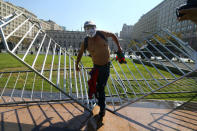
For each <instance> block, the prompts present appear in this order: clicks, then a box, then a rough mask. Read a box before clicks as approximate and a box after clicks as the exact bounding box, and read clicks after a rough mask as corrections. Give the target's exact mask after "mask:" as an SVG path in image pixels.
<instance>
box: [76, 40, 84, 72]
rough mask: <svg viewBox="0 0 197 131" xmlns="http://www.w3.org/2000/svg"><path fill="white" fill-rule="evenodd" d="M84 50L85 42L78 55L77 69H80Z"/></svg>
mask: <svg viewBox="0 0 197 131" xmlns="http://www.w3.org/2000/svg"><path fill="white" fill-rule="evenodd" d="M83 52H84V43H82V44H81V49H80V51H79V53H78V55H77V62H76V65H75V66H76V70H77V71H79V66H78V65H79V62H80V61H81V57H82V56H83Z"/></svg>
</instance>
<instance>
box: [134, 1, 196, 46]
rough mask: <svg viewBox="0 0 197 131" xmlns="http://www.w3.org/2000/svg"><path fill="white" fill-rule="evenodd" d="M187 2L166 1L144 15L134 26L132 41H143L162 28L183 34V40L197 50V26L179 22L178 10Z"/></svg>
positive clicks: (187, 22)
mask: <svg viewBox="0 0 197 131" xmlns="http://www.w3.org/2000/svg"><path fill="white" fill-rule="evenodd" d="M185 3H186V0H164V1H163V2H161V3H160V4H159V5H157V6H156V7H155V8H153V9H152V10H150V11H149V12H148V13H146V14H144V15H143V16H142V17H141V18H140V19H139V21H138V22H137V23H136V24H135V25H134V26H133V29H132V39H136V40H143V39H144V38H145V37H147V36H149V35H150V34H153V33H155V32H158V31H159V30H161V29H162V28H167V29H169V30H170V31H172V32H174V33H176V34H181V39H183V40H184V41H185V42H188V43H189V44H190V45H191V46H192V47H193V48H194V49H197V44H196V43H197V25H195V24H194V23H192V22H191V21H183V22H179V21H178V20H177V16H176V9H177V7H179V6H180V5H181V4H185Z"/></svg>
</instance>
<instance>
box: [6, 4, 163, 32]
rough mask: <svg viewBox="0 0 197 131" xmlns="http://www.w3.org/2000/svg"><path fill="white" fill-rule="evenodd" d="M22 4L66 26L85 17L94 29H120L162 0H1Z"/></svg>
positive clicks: (71, 26)
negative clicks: (93, 25) (92, 22)
mask: <svg viewBox="0 0 197 131" xmlns="http://www.w3.org/2000/svg"><path fill="white" fill-rule="evenodd" d="M5 1H9V2H10V3H12V4H14V5H17V6H21V7H24V8H26V9H27V10H29V11H31V12H33V13H34V14H35V15H36V16H37V17H38V18H39V19H44V20H49V19H51V20H53V21H55V22H56V23H57V24H59V25H62V26H65V27H66V29H67V30H81V27H83V24H84V22H85V21H87V20H92V21H94V22H95V23H96V25H97V29H101V30H108V31H111V32H114V33H116V32H118V33H119V32H120V31H121V30H122V26H123V24H124V23H126V24H128V25H133V24H135V23H136V22H137V21H138V19H139V18H140V17H141V16H142V15H143V14H145V13H147V12H148V11H150V10H151V9H152V8H154V7H155V6H156V5H158V4H159V3H161V2H162V1H163V0H5Z"/></svg>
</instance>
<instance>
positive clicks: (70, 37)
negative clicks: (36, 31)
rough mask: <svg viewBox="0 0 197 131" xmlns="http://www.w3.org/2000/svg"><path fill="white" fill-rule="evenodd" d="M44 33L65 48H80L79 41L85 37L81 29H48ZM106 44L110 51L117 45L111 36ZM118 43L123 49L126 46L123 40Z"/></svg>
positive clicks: (115, 48) (114, 49)
mask: <svg viewBox="0 0 197 131" xmlns="http://www.w3.org/2000/svg"><path fill="white" fill-rule="evenodd" d="M46 33H47V34H48V35H49V36H50V37H52V38H53V39H54V40H55V41H56V42H57V43H58V44H60V45H61V46H62V47H64V48H67V49H69V48H70V47H72V49H76V50H78V49H80V45H81V42H82V41H84V38H85V37H86V34H85V32H82V31H65V30H63V31H61V30H48V31H46ZM108 44H109V48H110V50H111V51H113V52H115V51H117V46H116V44H115V43H114V42H113V40H112V39H111V38H108ZM120 44H121V46H122V48H123V49H125V48H126V47H125V45H126V44H125V41H124V40H120Z"/></svg>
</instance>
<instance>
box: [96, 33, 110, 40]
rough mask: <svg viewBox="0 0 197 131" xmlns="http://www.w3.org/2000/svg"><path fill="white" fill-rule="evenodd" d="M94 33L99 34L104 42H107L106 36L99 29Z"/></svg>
mask: <svg viewBox="0 0 197 131" xmlns="http://www.w3.org/2000/svg"><path fill="white" fill-rule="evenodd" d="M96 34H97V35H98V36H100V37H101V38H102V39H104V40H105V41H106V42H108V40H107V38H106V37H105V36H104V35H103V34H102V33H101V32H100V31H97V32H96Z"/></svg>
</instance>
